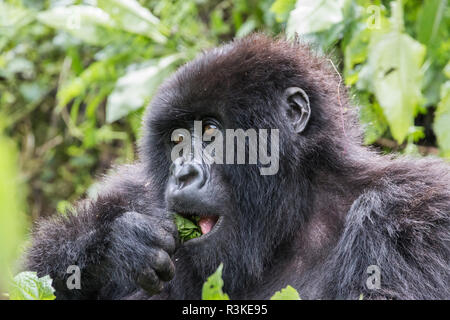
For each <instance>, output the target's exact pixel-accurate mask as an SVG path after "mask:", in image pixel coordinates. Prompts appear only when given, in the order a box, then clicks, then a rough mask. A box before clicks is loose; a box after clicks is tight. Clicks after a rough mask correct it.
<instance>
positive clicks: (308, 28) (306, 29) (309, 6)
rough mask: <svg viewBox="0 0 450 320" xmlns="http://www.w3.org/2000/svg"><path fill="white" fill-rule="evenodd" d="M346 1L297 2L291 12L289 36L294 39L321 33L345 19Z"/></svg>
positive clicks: (309, 0)
mask: <svg viewBox="0 0 450 320" xmlns="http://www.w3.org/2000/svg"><path fill="white" fill-rule="evenodd" d="M343 7H344V0H335V1H326V0H319V1H317V0H301V1H297V5H296V8H295V9H294V10H293V11H291V13H290V16H289V20H288V23H287V30H286V32H287V34H288V35H289V36H290V37H293V36H294V35H295V33H298V34H300V35H304V34H309V33H314V32H319V31H323V30H327V29H329V28H330V27H331V26H333V25H335V24H337V23H339V22H341V21H342V20H343V19H344V14H343V11H342V9H343Z"/></svg>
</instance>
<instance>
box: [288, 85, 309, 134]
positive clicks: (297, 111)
mask: <svg viewBox="0 0 450 320" xmlns="http://www.w3.org/2000/svg"><path fill="white" fill-rule="evenodd" d="M284 98H285V103H284V106H285V109H286V110H285V111H286V116H287V118H288V119H289V121H290V122H291V123H292V126H293V128H294V131H295V132H296V133H301V132H303V130H305V128H306V125H307V124H308V121H309V117H310V115H311V107H310V105H309V98H308V95H307V94H306V92H305V91H303V89H300V88H298V87H291V88H287V89H286V91H285V93H284Z"/></svg>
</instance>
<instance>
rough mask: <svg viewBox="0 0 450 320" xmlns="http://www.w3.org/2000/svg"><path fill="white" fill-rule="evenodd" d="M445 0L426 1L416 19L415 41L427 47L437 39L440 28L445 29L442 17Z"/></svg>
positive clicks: (445, 5) (445, 4)
mask: <svg viewBox="0 0 450 320" xmlns="http://www.w3.org/2000/svg"><path fill="white" fill-rule="evenodd" d="M446 7H447V0H427V1H424V4H423V7H422V8H421V12H420V14H419V18H418V19H417V24H416V26H417V39H418V40H419V41H420V42H422V43H423V44H425V45H427V46H429V45H432V44H434V43H435V42H436V40H437V39H438V35H439V32H440V31H441V28H445V23H444V16H445V8H446Z"/></svg>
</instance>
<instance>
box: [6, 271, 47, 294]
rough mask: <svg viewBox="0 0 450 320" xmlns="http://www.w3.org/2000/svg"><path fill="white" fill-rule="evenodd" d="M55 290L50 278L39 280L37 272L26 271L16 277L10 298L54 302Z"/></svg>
mask: <svg viewBox="0 0 450 320" xmlns="http://www.w3.org/2000/svg"><path fill="white" fill-rule="evenodd" d="M54 292H55V289H53V287H52V279H51V278H50V276H45V277H42V278H38V276H37V275H36V272H30V271H25V272H21V273H19V274H18V275H16V276H15V277H14V280H13V285H12V287H11V290H10V293H9V298H10V299H11V300H54V299H55V298H56V297H55V295H54V294H53V293H54Z"/></svg>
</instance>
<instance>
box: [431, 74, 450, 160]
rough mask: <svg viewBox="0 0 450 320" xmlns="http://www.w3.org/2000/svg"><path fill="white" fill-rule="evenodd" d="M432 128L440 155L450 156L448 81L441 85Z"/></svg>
mask: <svg viewBox="0 0 450 320" xmlns="http://www.w3.org/2000/svg"><path fill="white" fill-rule="evenodd" d="M433 129H434V132H435V134H436V138H437V142H438V145H439V147H440V149H441V151H442V155H443V156H444V157H447V158H450V81H447V82H445V83H444V84H443V85H442V88H441V101H440V102H439V104H438V106H437V109H436V113H435V118H434V124H433Z"/></svg>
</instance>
